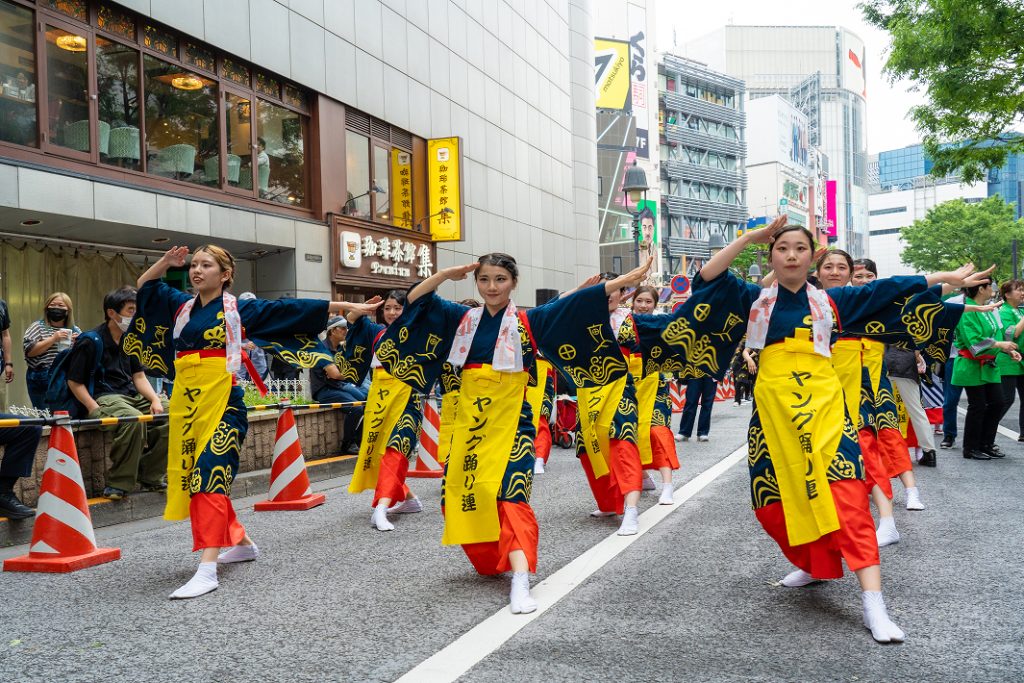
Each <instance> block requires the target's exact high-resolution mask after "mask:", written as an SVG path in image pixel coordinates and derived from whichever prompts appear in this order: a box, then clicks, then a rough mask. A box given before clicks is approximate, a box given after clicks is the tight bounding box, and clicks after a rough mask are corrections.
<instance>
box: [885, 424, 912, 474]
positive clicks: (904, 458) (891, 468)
mask: <svg viewBox="0 0 1024 683" xmlns="http://www.w3.org/2000/svg"><path fill="white" fill-rule="evenodd" d="M878 441H879V449H878V450H879V451H881V453H882V463H883V464H885V470H886V474H887V476H889V477H898V476H899V475H901V474H903V473H904V472H909V471H911V470H912V469H914V466H913V465H912V464H911V463H910V452H909V451H907V442H906V440H905V439H904V438H903V435H902V434H900V430H898V429H883V430H881V431H879V432H878Z"/></svg>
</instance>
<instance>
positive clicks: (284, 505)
mask: <svg viewBox="0 0 1024 683" xmlns="http://www.w3.org/2000/svg"><path fill="white" fill-rule="evenodd" d="M326 500H327V496H325V495H324V494H322V493H314V494H312V495H309V496H305V497H303V498H299V499H298V500H280V501H279V500H261V501H260V502H258V503H256V504H255V505H253V506H252V507H253V509H254V510H255V511H256V512H274V511H283V510H309V509H312V508H315V507H316V506H317V505H323V504H324V502H325V501H326Z"/></svg>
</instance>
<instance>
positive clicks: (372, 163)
mask: <svg viewBox="0 0 1024 683" xmlns="http://www.w3.org/2000/svg"><path fill="white" fill-rule="evenodd" d="M346 117H347V126H348V127H347V130H346V131H345V168H346V180H347V184H348V186H347V188H346V189H347V191H348V201H347V202H346V203H345V206H344V207H343V209H342V213H343V214H345V215H347V216H353V217H356V218H363V219H368V220H374V221H376V222H379V223H387V224H389V225H393V226H395V227H399V228H407V229H411V228H413V227H414V221H415V218H414V216H413V187H414V185H413V175H414V173H413V167H414V160H413V154H412V151H411V148H412V136H410V135H409V134H408V133H406V132H404V131H401V130H399V129H396V128H392V127H391V126H389V125H388V124H386V123H384V122H383V121H379V120H377V119H372V118H370V117H368V116H366V115H365V114H362V113H361V112H357V111H353V110H349V111H348V112H347V113H346Z"/></svg>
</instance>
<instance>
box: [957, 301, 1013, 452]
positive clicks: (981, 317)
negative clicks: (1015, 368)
mask: <svg viewBox="0 0 1024 683" xmlns="http://www.w3.org/2000/svg"><path fill="white" fill-rule="evenodd" d="M992 289H993V284H992V283H991V282H989V283H987V284H983V285H977V286H974V287H968V288H966V289H964V294H965V296H966V298H967V299H970V300H971V301H972V302H973V303H975V304H977V305H979V306H983V305H985V304H986V303H987V302H988V301H989V299H991V298H992ZM956 339H957V342H956V345H957V347H959V349H960V355H959V356H958V357H957V359H956V361H955V362H954V363H953V384H955V385H957V386H960V387H963V388H964V391H965V392H966V393H967V417H966V418H965V419H964V441H963V449H964V450H963V452H964V457H965V458H968V459H972V460H991V459H992V458H1002V457H1004V456H1005V455H1006V454H1005V453H1003V452H1002V451H1001V450H999V447H998V446H996V445H995V440H996V429H997V428H998V427H999V420H1000V418H1001V417H1002V415H1003V387H1002V381H1001V377H1000V374H999V368H998V367H997V365H996V356H997V355H998V353H999V352H1000V351H1004V352H1006V353H1007V354H1009V357H1010V358H1012V359H1013V360H1015V361H1018V362H1019V361H1020V360H1021V355H1020V354H1019V353H1018V352H1017V345H1016V344H1015V343H1014V342H1012V341H1007V340H1006V337H1005V336H1004V332H1003V323H1002V321H1001V320H1000V318H999V314H998V313H997V312H995V311H994V310H985V311H971V312H965V313H964V315H963V317H962V318H960V323H959V324H958V325H957V326H956Z"/></svg>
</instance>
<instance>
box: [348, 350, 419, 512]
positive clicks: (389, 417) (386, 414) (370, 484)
mask: <svg viewBox="0 0 1024 683" xmlns="http://www.w3.org/2000/svg"><path fill="white" fill-rule="evenodd" d="M411 394H412V387H410V386H409V385H408V384H406V383H405V382H403V381H401V380H398V379H395V378H394V377H392V376H391V375H389V374H388V373H387V372H386V371H385V370H384V369H383V368H374V370H373V379H372V380H371V381H370V394H369V396H367V398H366V408H365V410H364V411H363V442H362V443H361V444H360V445H359V460H358V461H356V469H355V472H353V474H352V482H351V483H350V484H349V486H348V491H349V493H359V492H361V491H365V490H367V489H373V488H376V487H377V476H378V475H379V474H380V461H381V459H382V458H383V457H384V451H386V450H387V447H388V440H389V439H390V438H391V433H392V432H393V431H394V429H395V425H396V424H397V423H398V420H399V418H401V417H402V413H403V412H405V407H406V405H408V403H409V397H410V395H411Z"/></svg>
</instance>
